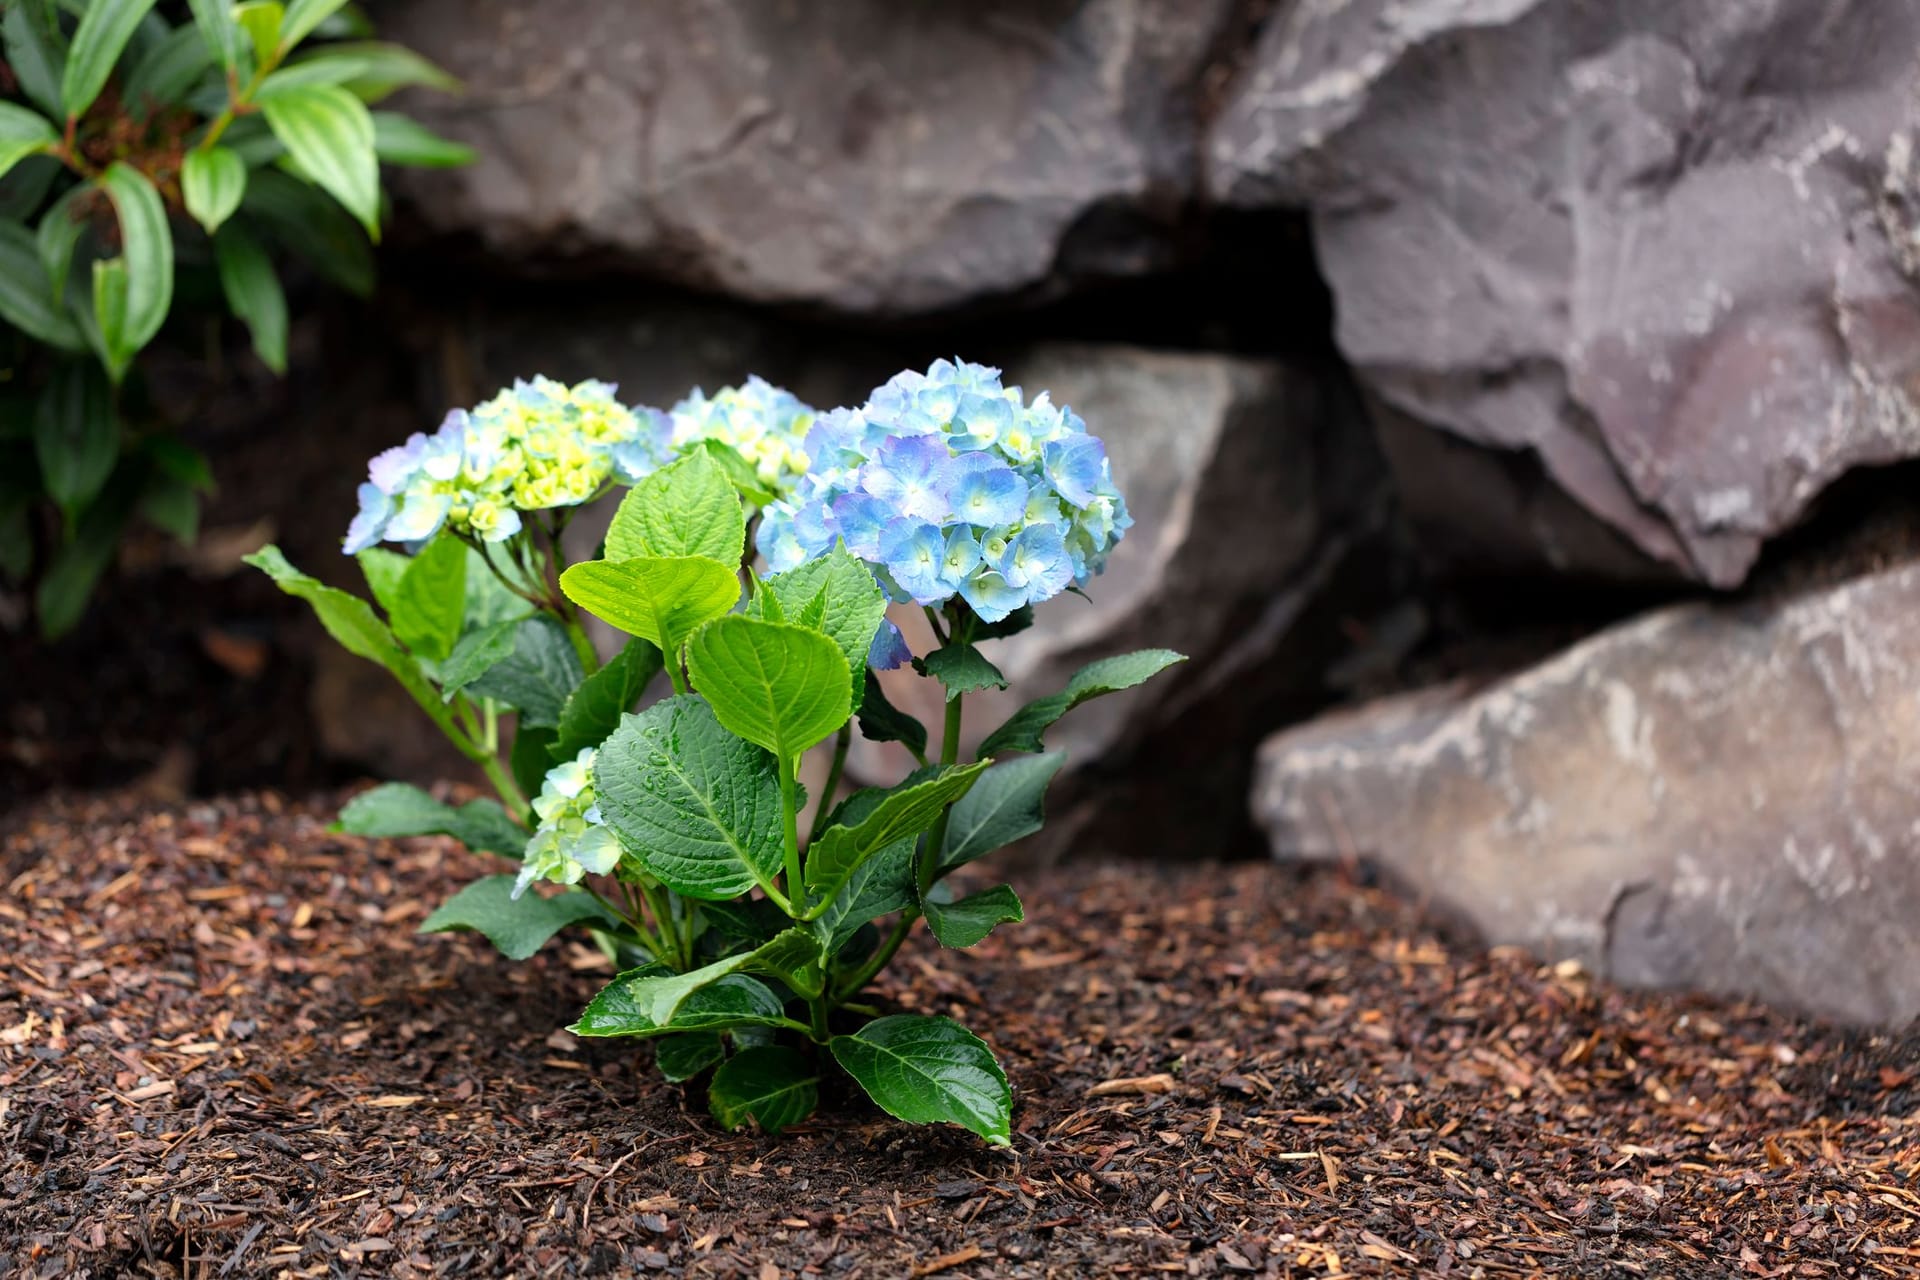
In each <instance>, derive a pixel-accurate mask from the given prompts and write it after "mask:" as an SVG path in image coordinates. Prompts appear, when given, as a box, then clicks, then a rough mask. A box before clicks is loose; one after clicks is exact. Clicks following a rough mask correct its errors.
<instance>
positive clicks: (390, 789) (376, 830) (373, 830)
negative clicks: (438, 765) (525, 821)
mask: <svg viewBox="0 0 1920 1280" xmlns="http://www.w3.org/2000/svg"><path fill="white" fill-rule="evenodd" d="M335 827H336V829H337V830H340V831H344V832H346V833H347V834H348V835H356V836H370V837H375V838H380V839H388V838H392V837H396V836H452V837H453V838H454V839H456V840H458V841H459V842H460V843H461V844H464V845H465V846H467V848H469V849H472V850H475V851H476V852H482V853H498V854H504V855H505V856H507V857H509V858H514V859H518V858H519V857H520V856H521V855H522V854H524V853H525V852H526V848H527V838H528V835H529V834H530V833H529V832H528V831H527V829H526V828H525V827H523V826H521V825H520V824H519V823H517V822H515V821H514V820H513V819H512V818H510V817H509V816H507V811H506V810H505V809H502V808H501V807H500V806H499V805H498V804H496V803H495V802H494V801H492V800H485V799H481V800H469V801H467V803H465V804H463V805H461V806H459V807H458V808H455V807H454V806H453V805H450V804H443V803H441V802H440V801H438V800H435V799H434V798H433V797H432V796H430V795H428V794H427V793H426V792H424V791H422V790H421V789H420V788H418V787H411V786H408V785H407V784H406V783H404V782H387V783H382V784H381V785H380V786H377V787H374V788H373V789H372V790H370V791H362V792H361V793H360V794H359V795H357V796H355V797H354V798H353V799H351V800H349V801H347V803H346V806H345V807H344V808H342V809H341V810H340V819H339V821H338V822H337V823H336V824H335Z"/></svg>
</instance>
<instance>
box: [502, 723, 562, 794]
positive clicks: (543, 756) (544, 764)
mask: <svg viewBox="0 0 1920 1280" xmlns="http://www.w3.org/2000/svg"><path fill="white" fill-rule="evenodd" d="M552 746H553V730H551V729H539V728H535V727H534V726H532V725H526V724H516V725H515V726H514V730H513V747H512V749H511V750H510V751H509V752H508V753H507V763H508V765H509V766H510V767H511V768H512V770H513V780H514V782H515V783H517V784H518V785H519V787H520V790H521V793H522V794H524V795H529V796H536V795H539V794H540V785H541V783H543V782H544V781H545V780H546V776H547V770H548V769H550V768H552V767H553V757H552V756H551V755H549V754H548V750H549V748H551V747H552Z"/></svg>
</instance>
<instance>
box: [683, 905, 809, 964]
mask: <svg viewBox="0 0 1920 1280" xmlns="http://www.w3.org/2000/svg"><path fill="white" fill-rule="evenodd" d="M700 915H701V918H702V919H704V920H705V921H706V922H707V927H708V928H709V929H711V930H712V931H713V933H714V935H715V936H716V937H718V938H720V939H722V940H724V941H725V943H726V944H727V946H726V951H727V952H728V953H729V954H730V953H732V952H735V951H740V950H746V951H752V950H754V949H756V948H758V947H760V946H763V945H764V944H766V943H768V942H771V941H772V940H773V939H774V938H776V937H778V936H780V935H781V934H782V933H784V932H786V931H787V930H788V929H790V928H792V927H793V921H791V920H789V919H788V918H787V913H786V912H784V911H782V910H781V909H780V908H779V907H776V906H775V905H774V904H773V903H771V902H769V901H768V900H767V899H765V898H734V899H731V900H729V901H726V902H702V903H701V904H700Z"/></svg>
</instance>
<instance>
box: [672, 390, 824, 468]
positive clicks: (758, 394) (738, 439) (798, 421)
mask: <svg viewBox="0 0 1920 1280" xmlns="http://www.w3.org/2000/svg"><path fill="white" fill-rule="evenodd" d="M667 416H668V418H669V419H670V420H671V422H672V424H673V436H672V444H673V448H674V449H675V450H682V449H685V448H686V447H687V446H688V445H690V444H694V443H696V442H698V441H701V440H716V441H718V442H720V443H721V444H724V445H729V446H731V447H732V448H733V450H734V452H736V453H738V454H739V455H740V456H741V457H743V458H745V459H746V460H747V464H748V465H749V466H751V467H752V468H753V470H754V474H756V475H757V476H759V478H760V483H761V484H763V485H765V486H766V487H767V488H768V489H770V490H772V491H773V492H775V493H784V492H786V491H787V490H788V489H790V488H791V487H792V486H793V484H794V482H795V481H796V480H798V479H799V478H800V476H802V475H804V474H805V473H806V470H807V464H808V458H807V453H806V447H805V441H806V438H807V431H808V429H809V428H811V427H812V426H813V419H814V412H813V409H812V408H811V407H810V406H808V405H806V404H803V403H801V401H800V398H799V397H798V396H795V395H794V394H793V393H792V392H791V391H786V390H783V389H782V388H780V387H776V386H774V385H773V384H772V383H770V382H768V381H766V380H765V379H764V378H761V377H758V376H752V377H749V378H748V379H747V380H746V382H744V383H742V384H741V385H740V386H737V387H723V388H722V389H721V390H719V391H718V392H716V393H714V395H713V396H712V397H711V398H709V397H708V396H707V395H706V394H705V393H704V392H702V391H701V390H700V389H699V388H697V387H696V388H695V389H694V391H693V394H692V395H690V396H688V397H687V398H686V399H685V400H682V401H681V402H680V403H679V404H677V405H675V406H673V410H672V411H671V412H670V413H669V414H668V415H667Z"/></svg>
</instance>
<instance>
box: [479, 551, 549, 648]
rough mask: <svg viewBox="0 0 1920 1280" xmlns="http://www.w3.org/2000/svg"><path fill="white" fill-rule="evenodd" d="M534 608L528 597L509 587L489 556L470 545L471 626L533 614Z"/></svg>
mask: <svg viewBox="0 0 1920 1280" xmlns="http://www.w3.org/2000/svg"><path fill="white" fill-rule="evenodd" d="M534 612H535V610H534V607H533V605H532V604H531V603H529V602H528V601H527V600H526V599H525V598H524V597H521V596H517V595H515V594H514V593H513V592H511V591H509V590H507V588H506V586H505V584H503V583H502V582H501V581H500V579H499V578H497V577H495V576H494V572H493V570H492V569H490V568H488V567H487V562H486V559H485V558H484V557H483V556H481V554H480V553H479V552H478V551H475V550H474V549H473V548H471V547H469V548H467V626H468V628H469V629H471V628H474V627H485V626H491V625H492V624H493V623H496V622H509V621H514V620H517V619H520V618H526V617H530V616H532V615H533V613H534Z"/></svg>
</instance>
